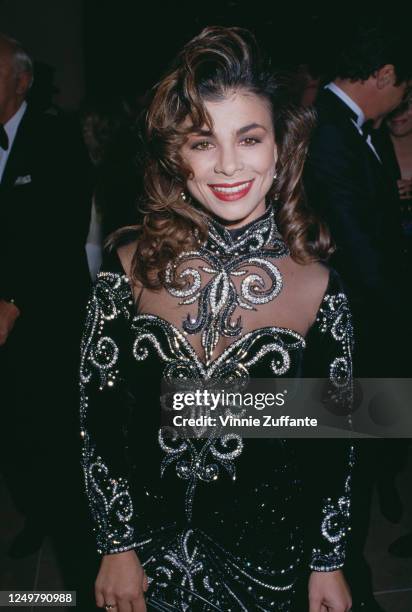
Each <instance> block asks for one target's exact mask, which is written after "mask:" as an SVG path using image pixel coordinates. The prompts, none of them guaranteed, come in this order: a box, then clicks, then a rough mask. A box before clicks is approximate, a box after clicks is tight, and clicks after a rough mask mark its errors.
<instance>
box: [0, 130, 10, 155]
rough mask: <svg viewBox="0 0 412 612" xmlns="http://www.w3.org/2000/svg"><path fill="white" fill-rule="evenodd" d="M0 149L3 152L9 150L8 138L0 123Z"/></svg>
mask: <svg viewBox="0 0 412 612" xmlns="http://www.w3.org/2000/svg"><path fill="white" fill-rule="evenodd" d="M0 147H1V148H2V149H4V150H5V151H7V149H8V148H9V137H8V136H7V132H6V130H5V129H4V125H3V124H2V123H0Z"/></svg>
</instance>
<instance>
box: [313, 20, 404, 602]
mask: <svg viewBox="0 0 412 612" xmlns="http://www.w3.org/2000/svg"><path fill="white" fill-rule="evenodd" d="M408 34H409V33H408ZM408 34H405V35H402V33H401V32H400V31H399V28H398V29H396V30H395V31H392V30H391V29H390V28H386V27H384V26H383V25H381V24H379V23H376V24H372V23H368V24H362V23H356V24H351V25H348V28H347V29H346V30H345V40H344V41H343V43H342V45H341V47H340V50H339V52H338V53H337V54H336V57H337V60H336V65H335V67H334V72H333V75H332V79H331V81H330V82H329V83H328V84H327V85H326V87H325V88H324V89H323V90H322V92H321V93H320V94H319V96H318V99H317V104H316V111H317V119H318V124H317V128H316V129H315V131H314V134H313V137H312V141H311V145H310V148H309V154H308V158H307V162H306V166H305V179H304V182H305V189H306V192H307V194H308V198H309V202H310V204H311V205H312V207H313V208H314V209H315V211H316V212H317V213H318V214H319V215H320V217H321V218H322V219H323V220H324V221H326V222H327V224H328V226H329V228H330V230H331V234H332V238H333V239H334V242H335V244H336V253H335V254H334V256H333V258H332V263H333V265H334V266H335V267H336V268H337V270H338V271H339V272H340V274H341V275H342V278H343V281H344V283H345V284H346V287H347V290H348V294H349V299H350V301H351V306H352V308H353V314H354V328H355V339H356V341H357V352H356V354H355V358H354V372H355V375H356V376H358V377H359V376H366V377H379V376H383V377H388V376H395V377H399V376H403V375H406V376H407V375H408V373H409V371H410V356H409V352H410V338H411V330H410V327H411V325H410V310H409V308H408V296H407V287H406V281H405V275H404V254H403V246H402V235H401V222H400V215H399V205H398V192H397V188H396V184H395V183H394V181H393V178H392V175H391V172H390V171H389V170H388V169H387V168H386V166H385V165H384V164H383V163H382V159H381V158H380V155H379V152H378V150H377V148H376V146H375V145H374V143H373V141H372V138H371V134H370V129H369V128H370V124H371V123H372V122H375V123H376V122H381V121H382V120H383V119H384V118H385V117H386V116H387V115H389V113H391V112H392V111H393V110H394V109H396V108H397V107H398V106H399V104H401V103H402V101H403V99H404V98H405V97H406V95H407V93H408V89H409V86H410V79H411V77H412V57H411V55H410V52H409V46H410V45H409V35H408ZM394 325H395V326H396V327H394ZM380 449H381V446H380V445H379V444H374V443H373V441H362V442H360V443H359V444H358V452H359V461H358V463H357V467H356V469H355V474H354V508H356V509H357V514H356V517H357V519H356V521H355V524H354V526H353V539H352V548H351V551H350V552H349V556H348V567H347V575H348V577H349V579H350V582H351V584H352V586H353V599H354V609H357V607H356V606H359V607H360V606H363V609H366V610H372V611H373V610H379V609H380V608H379V606H378V604H377V603H376V602H375V601H374V598H373V595H372V584H371V577H370V571H369V569H368V567H367V565H366V562H365V561H364V560H363V547H364V542H365V540H366V536H367V531H368V525H369V508H370V500H371V495H372V489H373V485H374V482H375V481H376V477H377V472H378V471H379V470H378V469H377V467H376V466H377V465H379V462H378V461H377V458H378V456H379V455H382V454H386V453H380V452H379V451H380ZM386 452H388V449H386ZM380 469H381V468H380ZM391 511H392V514H393V517H392V518H393V520H398V518H399V514H400V512H401V508H400V507H399V505H396V504H395V506H394V507H392V508H391ZM361 609H362V608H361Z"/></svg>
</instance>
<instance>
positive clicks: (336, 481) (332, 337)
mask: <svg viewBox="0 0 412 612" xmlns="http://www.w3.org/2000/svg"><path fill="white" fill-rule="evenodd" d="M309 343H310V344H311V347H310V352H308V360H309V362H310V363H309V365H308V368H307V374H309V375H310V376H314V377H316V378H322V379H326V380H327V381H329V382H328V385H327V389H328V391H331V392H332V393H331V394H330V395H329V396H328V397H329V401H337V402H342V401H344V402H348V401H349V402H351V399H352V392H353V380H352V351H353V329H352V319H351V314H350V310H349V305H348V300H347V297H346V295H345V293H344V292H343V291H342V289H341V286H340V281H339V278H338V276H337V274H336V273H335V272H334V271H333V270H332V271H331V278H330V281H329V287H328V290H327V292H326V294H325V296H324V298H323V301H322V304H321V307H320V309H319V312H318V316H317V319H316V322H315V324H314V326H313V328H312V329H311V332H310V337H309V338H308V344H309ZM331 398H332V399H331ZM308 443H309V444H308V445H305V453H304V461H305V469H306V482H305V485H306V498H307V499H308V500H309V506H310V509H309V512H308V533H307V536H308V537H307V547H308V549H309V550H310V559H309V566H310V568H311V569H312V570H316V571H333V570H336V569H339V568H341V567H343V565H344V561H345V552H346V541H347V538H348V535H349V532H350V518H351V517H350V510H351V476H352V469H353V465H354V455H355V453H354V446H353V443H352V441H351V440H348V439H339V438H336V439H335V438H334V439H312V440H309V441H308Z"/></svg>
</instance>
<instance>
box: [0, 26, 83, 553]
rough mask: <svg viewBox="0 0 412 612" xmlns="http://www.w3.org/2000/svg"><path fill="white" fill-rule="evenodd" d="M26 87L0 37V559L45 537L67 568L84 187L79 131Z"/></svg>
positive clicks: (16, 56) (12, 49) (72, 525)
mask: <svg viewBox="0 0 412 612" xmlns="http://www.w3.org/2000/svg"><path fill="white" fill-rule="evenodd" d="M32 80H33V75H32V62H31V59H30V57H29V56H28V54H27V53H26V52H25V50H24V49H23V48H22V47H21V45H20V44H19V43H18V42H16V41H14V40H13V39H11V38H9V37H7V36H5V35H0V375H1V388H0V401H1V409H0V419H1V430H2V432H3V436H2V445H1V450H0V460H1V463H0V469H1V470H2V472H3V475H4V477H5V480H6V483H7V485H8V488H9V490H10V493H11V495H12V498H13V501H14V503H15V505H16V506H17V508H18V510H19V511H20V512H21V513H22V514H23V516H24V517H25V519H26V523H25V528H24V530H23V532H22V533H21V534H19V535H18V536H17V538H16V539H15V541H14V542H13V544H12V547H11V550H10V554H11V555H12V556H14V557H21V556H24V555H25V554H29V553H31V552H34V551H35V550H36V549H37V548H39V546H40V544H41V541H42V539H43V536H44V535H45V534H46V533H48V534H51V535H53V536H54V537H55V544H56V548H57V552H58V554H59V550H60V549H61V550H62V551H63V559H62V560H63V561H64V562H65V563H67V551H68V549H69V548H70V546H71V542H70V539H71V540H72V542H73V543H74V542H77V545H78V544H79V542H78V540H77V539H76V534H79V533H80V526H79V523H80V524H81V522H83V524H84V516H87V515H86V514H83V508H82V504H83V501H82V491H81V482H82V480H81V474H80V455H79V448H78V443H79V441H78V437H79V436H78V400H77V380H78V355H79V343H80V333H81V322H82V319H83V316H84V307H85V302H86V298H87V295H88V292H89V285H90V282H89V281H90V277H89V273H88V268H87V260H86V253H85V241H86V236H87V232H88V227H89V221H90V208H91V182H90V176H91V175H90V168H89V161H88V156H87V152H86V150H85V148H84V146H83V142H82V139H81V135H80V130H76V129H75V126H72V125H71V123H70V122H69V121H68V120H67V119H65V118H63V117H62V116H56V115H53V114H48V113H47V112H46V113H43V112H39V111H37V110H35V109H34V108H31V106H30V103H27V102H26V97H27V93H28V91H29V88H30V85H31V82H32ZM65 519H66V520H65ZM66 545H67V546H66ZM76 563H77V564H78V559H77V551H76Z"/></svg>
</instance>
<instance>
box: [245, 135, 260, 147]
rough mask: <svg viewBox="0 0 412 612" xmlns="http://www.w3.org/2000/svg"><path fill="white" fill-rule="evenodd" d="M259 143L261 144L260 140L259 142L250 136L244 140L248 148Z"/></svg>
mask: <svg viewBox="0 0 412 612" xmlns="http://www.w3.org/2000/svg"><path fill="white" fill-rule="evenodd" d="M258 142H260V140H258V139H257V138H252V137H251V136H248V137H247V138H244V139H243V140H242V144H244V145H246V146H247V147H250V146H253V145H255V144H257V143H258Z"/></svg>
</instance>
